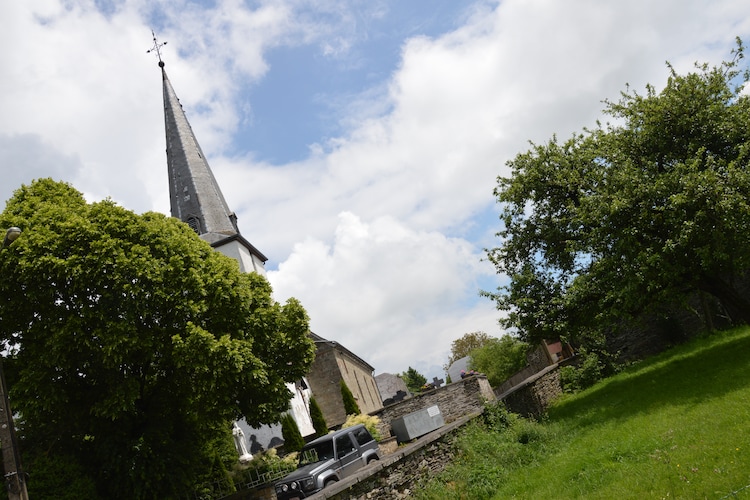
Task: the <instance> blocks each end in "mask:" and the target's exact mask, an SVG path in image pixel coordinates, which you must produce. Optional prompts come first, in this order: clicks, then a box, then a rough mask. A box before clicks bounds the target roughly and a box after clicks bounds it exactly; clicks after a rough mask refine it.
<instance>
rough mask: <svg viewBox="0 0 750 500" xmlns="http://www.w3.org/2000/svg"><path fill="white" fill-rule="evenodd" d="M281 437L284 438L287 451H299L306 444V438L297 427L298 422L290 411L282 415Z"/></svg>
mask: <svg viewBox="0 0 750 500" xmlns="http://www.w3.org/2000/svg"><path fill="white" fill-rule="evenodd" d="M281 437H283V438H284V450H285V451H286V452H287V453H291V452H293V451H299V450H301V449H302V447H303V446H305V440H304V439H303V438H302V434H301V433H300V431H299V427H297V422H295V421H294V417H292V416H291V415H290V414H288V413H285V414H284V415H282V416H281Z"/></svg>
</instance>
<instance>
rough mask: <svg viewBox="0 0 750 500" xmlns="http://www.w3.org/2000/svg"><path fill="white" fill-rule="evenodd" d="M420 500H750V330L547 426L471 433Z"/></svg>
mask: <svg viewBox="0 0 750 500" xmlns="http://www.w3.org/2000/svg"><path fill="white" fill-rule="evenodd" d="M459 450H460V451H459V454H458V456H457V460H456V462H455V463H454V465H452V466H451V467H450V468H449V469H448V470H447V471H446V472H445V473H443V474H442V475H441V476H440V477H439V478H438V480H435V481H432V482H431V483H430V484H428V485H426V487H425V488H424V489H423V490H422V491H421V492H420V493H419V494H418V496H419V497H422V498H436V499H437V498H466V499H468V500H479V499H483V498H487V499H490V498H494V499H506V498H524V499H525V498H528V499H541V498H554V499H564V498H586V499H588V498H594V499H596V498H601V499H605V498H606V499H613V498H617V499H627V498H633V499H636V498H637V499H641V498H659V499H661V498H669V499H671V498H688V499H694V498H695V499H698V498H711V499H722V498H732V499H734V498H750V453H749V452H750V328H747V327H745V328H740V329H734V330H731V331H727V332H720V333H715V334H713V335H711V336H709V337H705V338H700V339H697V340H694V341H692V342H690V343H688V344H685V345H682V346H679V347H677V348H675V349H672V350H670V351H668V352H665V353H663V354H661V355H659V356H656V357H654V358H651V359H649V360H647V361H644V362H641V363H639V364H637V365H634V366H631V367H630V368H629V369H627V370H625V371H623V372H621V373H620V374H618V375H616V376H614V377H611V378H609V379H607V380H605V381H602V382H600V383H599V384H597V385H595V386H594V387H592V388H590V389H588V390H586V391H583V392H580V393H578V394H576V395H572V396H565V397H563V398H562V399H561V400H559V401H558V402H557V403H556V404H555V405H554V406H553V407H552V408H551V409H550V411H549V415H548V417H547V418H546V419H545V420H544V421H543V422H541V423H535V422H529V421H525V420H523V419H515V418H514V419H512V421H511V422H510V424H509V425H508V426H507V427H505V428H500V429H499V430H495V431H493V430H488V429H487V428H486V427H484V426H482V425H471V426H469V427H468V428H467V429H466V431H465V432H464V434H463V435H462V438H461V440H460V443H459Z"/></svg>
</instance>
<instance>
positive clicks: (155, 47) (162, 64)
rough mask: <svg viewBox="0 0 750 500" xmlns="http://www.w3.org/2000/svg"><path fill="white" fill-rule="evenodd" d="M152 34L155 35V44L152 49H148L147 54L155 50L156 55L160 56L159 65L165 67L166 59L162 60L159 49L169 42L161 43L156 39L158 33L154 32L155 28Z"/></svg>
mask: <svg viewBox="0 0 750 500" xmlns="http://www.w3.org/2000/svg"><path fill="white" fill-rule="evenodd" d="M151 34H152V35H153V36H154V46H153V47H151V48H150V49H148V50H147V51H146V54H148V53H150V52H154V51H155V52H156V57H158V58H159V67H160V68H163V67H164V61H162V60H161V50H159V49H161V48H162V47H164V46H165V45H166V44H167V42H162V43H159V42H158V40H156V34H155V33H154V30H151Z"/></svg>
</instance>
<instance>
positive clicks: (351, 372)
mask: <svg viewBox="0 0 750 500" xmlns="http://www.w3.org/2000/svg"><path fill="white" fill-rule="evenodd" d="M162 45H163V44H159V43H158V42H157V41H156V37H154V47H153V49H152V50H154V51H156V52H157V55H158V57H159V67H160V68H161V73H162V83H163V93H164V127H165V132H166V142H167V148H166V150H167V172H168V177H169V197H170V205H171V214H172V216H173V217H175V218H177V219H180V220H181V221H183V222H185V223H186V224H188V225H189V226H190V227H191V228H193V230H195V232H196V233H198V235H199V236H200V237H201V238H202V239H203V240H205V241H206V242H208V243H209V244H210V245H211V246H212V247H213V248H215V249H216V250H217V251H219V252H221V253H223V254H224V255H227V256H228V257H231V258H233V259H235V260H236V261H237V262H238V264H239V266H240V270H241V271H242V272H247V273H250V272H256V273H258V274H260V275H262V276H264V277H265V276H266V270H265V262H266V261H267V260H268V259H267V258H266V256H265V255H263V254H262V253H261V252H260V250H258V249H257V248H256V247H255V246H254V245H252V244H251V243H250V242H249V241H248V240H247V239H245V238H244V237H243V236H242V235H241V234H240V230H239V228H238V226H237V216H236V215H235V213H234V212H232V211H231V210H230V209H229V206H228V205H227V202H226V200H225V199H224V196H223V194H222V192H221V189H220V188H219V185H218V183H217V182H216V179H215V177H214V175H213V172H212V171H211V168H210V167H209V165H208V161H207V159H206V156H205V155H204V154H203V151H202V150H201V148H200V145H199V144H198V140H197V139H196V137H195V134H194V133H193V130H192V128H191V126H190V123H189V122H188V119H187V117H186V115H185V112H184V110H183V108H182V105H181V104H180V101H179V99H178V98H177V95H176V93H175V91H174V89H173V87H172V84H171V82H170V81H169V78H168V77H167V73H166V71H165V69H164V66H165V65H164V62H163V61H162V59H161V54H160V53H159V49H160V47H161V46H162ZM310 335H311V336H312V338H313V340H314V341H315V342H316V361H315V362H314V363H313V367H312V369H311V372H310V374H309V375H308V377H306V378H303V379H301V380H298V381H296V382H295V383H289V384H287V388H288V389H289V390H290V392H291V393H292V395H293V396H292V399H291V400H290V403H289V413H290V414H291V415H292V416H293V417H294V420H295V421H296V422H297V426H298V427H299V430H300V433H301V434H302V435H303V436H310V435H312V434H314V432H315V430H314V428H313V425H312V419H311V418H310V398H311V397H312V395H313V392H314V391H315V393H316V396H317V391H318V390H320V396H321V401H320V402H319V404H320V406H321V409H322V410H323V413H324V416H325V418H326V423H327V424H328V425H329V427H336V426H339V425H340V424H342V423H343V422H344V420H345V418H346V415H343V402H342V401H341V395H340V390H339V384H340V381H341V380H345V382H346V383H347V384H348V386H349V389H350V390H351V391H352V393H353V395H354V397H355V399H357V401H358V404H359V406H360V410H361V411H362V412H370V411H374V410H376V409H379V408H381V407H382V404H381V402H380V396H379V394H378V392H377V386H376V384H375V380H374V378H373V368H372V367H371V366H370V365H368V364H367V363H366V362H364V361H363V360H362V359H361V358H359V357H358V356H356V355H354V354H353V353H351V352H350V351H348V350H347V349H346V348H343V346H341V345H340V344H338V343H336V342H329V341H326V340H325V339H323V338H322V337H319V336H317V335H314V334H312V333H311V334H310ZM331 361H332V362H331ZM308 379H310V380H309V381H308ZM334 386H335V388H336V391H337V392H338V396H337V395H336V394H335V393H332V392H331V389H332V387H334ZM316 400H317V397H316ZM238 425H239V427H240V429H242V431H243V433H244V435H245V437H246V439H248V440H251V441H250V443H249V446H248V449H251V446H255V447H257V446H260V447H262V448H264V449H267V448H269V447H274V446H277V445H278V444H280V443H281V442H282V439H281V427H280V426H279V425H270V426H263V427H262V428H260V429H252V428H250V427H249V425H248V424H247V422H245V421H244V419H243V420H241V421H239V422H238ZM251 438H252V439H251ZM256 449H257V448H256Z"/></svg>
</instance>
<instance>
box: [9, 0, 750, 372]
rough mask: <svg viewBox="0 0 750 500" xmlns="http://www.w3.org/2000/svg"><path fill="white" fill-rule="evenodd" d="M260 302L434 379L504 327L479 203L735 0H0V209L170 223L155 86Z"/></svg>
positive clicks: (716, 36)
mask: <svg viewBox="0 0 750 500" xmlns="http://www.w3.org/2000/svg"><path fill="white" fill-rule="evenodd" d="M152 30H153V31H154V32H155V33H156V35H157V37H158V40H159V42H166V45H164V46H163V47H161V49H160V50H161V53H162V57H163V59H164V62H165V63H166V68H165V69H166V71H167V73H168V75H169V78H170V81H171V82H172V84H173V86H174V88H175V91H176V93H177V95H178V96H179V98H180V101H181V103H182V105H183V107H184V109H185V111H186V113H187V116H188V119H189V120H190V122H191V124H192V127H193V130H194V132H195V133H196V136H197V137H198V141H199V142H200V144H201V147H202V149H203V150H204V152H205V153H206V156H207V158H208V160H209V163H210V165H211V168H212V170H213V172H214V174H215V176H216V178H217V180H218V182H219V185H220V186H221V188H222V191H223V193H224V196H225V198H226V200H227V202H228V204H229V206H230V208H231V209H232V210H234V211H235V212H236V213H237V215H238V223H239V228H240V231H241V233H242V235H243V236H244V237H245V238H246V239H248V240H249V241H250V242H251V243H253V245H254V246H256V247H257V248H258V249H259V250H260V251H261V252H263V253H264V254H265V255H266V256H267V257H268V258H269V261H268V262H267V263H266V270H267V274H268V278H269V281H270V282H271V284H272V286H273V288H274V296H275V298H276V299H277V300H279V301H281V302H283V301H285V300H286V299H287V298H289V297H296V298H297V299H299V300H300V301H301V302H302V304H303V306H304V307H305V308H306V309H307V311H308V314H309V315H310V321H311V328H312V330H313V331H314V332H315V333H317V334H318V335H320V336H322V337H325V338H327V339H329V340H334V341H337V342H339V343H341V344H342V345H344V346H345V347H347V348H348V349H349V350H351V351H352V352H354V353H355V354H357V355H358V356H360V357H361V358H362V359H364V360H365V361H367V362H368V363H369V364H371V365H372V366H373V367H374V368H375V372H374V373H375V374H379V373H384V372H389V373H400V372H403V371H405V370H406V369H407V368H408V367H413V368H416V369H417V370H418V371H419V372H420V373H422V374H424V375H425V376H427V378H428V379H430V380H431V379H432V377H434V376H439V377H443V375H444V374H443V370H442V366H443V365H444V364H445V363H446V361H447V360H448V356H449V354H450V348H451V342H452V341H454V340H456V339H458V338H460V337H461V336H462V335H464V334H465V333H469V332H475V331H484V332H486V333H488V334H490V335H492V336H497V337H499V336H501V335H503V334H505V332H504V331H503V330H502V329H501V328H500V326H499V324H498V320H499V319H500V317H501V313H500V312H499V311H497V310H496V308H495V305H494V303H493V302H492V301H490V300H489V299H487V298H484V297H482V296H480V291H481V290H488V291H495V290H496V289H497V288H498V287H499V286H502V285H503V284H504V283H505V282H506V277H504V276H499V275H497V274H496V273H495V270H494V268H493V267H492V265H491V264H490V263H489V262H487V261H486V259H485V258H484V257H485V251H484V249H486V248H492V247H495V246H498V244H499V243H500V242H499V240H498V239H497V237H496V236H495V235H496V233H497V232H498V231H499V230H500V229H501V227H500V222H499V218H498V216H499V213H500V207H499V206H498V205H497V204H496V200H495V197H494V195H493V189H494V188H495V187H496V185H497V178H498V177H505V176H508V175H509V168H508V166H507V162H508V161H510V160H512V159H513V158H514V157H515V156H516V155H517V154H520V153H523V152H525V151H527V150H528V149H529V147H530V142H535V143H542V142H546V141H548V140H550V139H551V138H552V137H553V136H556V137H558V138H561V139H567V138H568V137H570V136H571V135H572V134H574V133H577V132H581V131H582V130H583V128H584V127H591V126H594V125H595V123H596V120H597V119H599V118H603V116H602V113H601V110H602V108H603V104H602V102H603V101H604V100H606V99H610V100H616V99H617V98H618V97H619V95H620V92H621V91H623V90H625V89H626V86H628V85H629V87H630V88H631V89H633V90H636V91H641V92H643V91H644V89H645V86H646V85H647V84H649V83H650V84H652V85H654V86H655V87H656V88H657V89H661V88H662V87H663V85H664V83H665V82H666V79H667V77H668V70H667V67H666V62H667V61H669V62H670V63H671V64H672V65H673V66H674V67H675V68H676V69H677V71H679V72H685V71H688V70H690V69H691V68H692V66H693V63H694V62H708V63H711V64H718V63H720V62H721V61H722V60H725V59H728V58H729V57H730V51H731V50H732V49H733V48H734V47H735V38H736V37H737V36H739V37H741V38H742V39H743V40H746V41H750V2H747V1H746V0H711V1H709V0H700V1H699V0H658V1H654V0H631V1H629V2H619V1H614V0H567V1H565V2H560V1H554V0H505V1H500V2H498V1H486V0H477V1H469V0H366V1H365V0H336V1H331V0H314V1H312V0H273V1H250V0H248V1H243V0H214V1H210V0H205V1H186V0H121V1H114V0H34V1H33V2H0V46H2V47H3V48H2V49H1V50H0V174H1V177H0V180H1V182H0V201H2V200H7V199H8V198H10V197H11V196H12V193H13V191H14V190H15V189H17V188H19V187H20V186H21V185H23V184H28V183H30V182H31V181H32V180H33V179H37V178H42V177H52V178H53V179H55V180H60V181H65V182H69V183H70V184H71V185H73V186H74V187H75V188H77V189H78V190H79V191H81V192H83V193H84V194H85V196H86V198H87V199H88V200H89V201H98V200H101V199H104V198H107V197H109V198H111V199H113V200H114V201H116V202H117V203H118V204H120V205H121V206H123V207H125V208H127V209H130V210H133V211H135V212H137V213H143V212H146V211H157V212H161V213H164V214H169V191H168V183H167V166H166V156H165V152H164V151H165V138H164V118H163V107H162V89H161V74H160V71H159V68H158V66H157V59H156V57H155V55H154V54H153V53H147V50H148V49H150V48H152V47H153V45H154V42H153V39H152Z"/></svg>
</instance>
